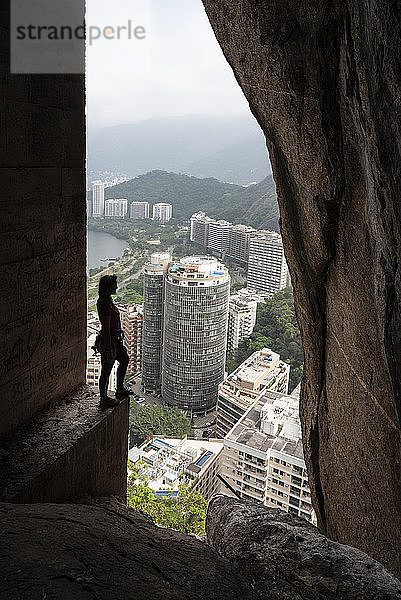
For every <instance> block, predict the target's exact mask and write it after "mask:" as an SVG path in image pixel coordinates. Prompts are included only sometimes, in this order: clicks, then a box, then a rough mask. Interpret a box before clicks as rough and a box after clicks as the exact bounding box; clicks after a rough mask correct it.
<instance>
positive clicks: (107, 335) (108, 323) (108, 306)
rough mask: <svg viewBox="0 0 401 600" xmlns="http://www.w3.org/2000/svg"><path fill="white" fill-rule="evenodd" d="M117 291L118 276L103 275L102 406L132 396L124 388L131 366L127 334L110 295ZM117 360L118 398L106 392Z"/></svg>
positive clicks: (100, 302)
mask: <svg viewBox="0 0 401 600" xmlns="http://www.w3.org/2000/svg"><path fill="white" fill-rule="evenodd" d="M116 291H117V276H116V275H103V277H101V278H100V281H99V298H98V301H97V312H98V314H99V319H100V323H101V325H102V330H101V332H100V335H101V343H100V348H99V350H100V353H101V357H102V372H101V374H100V378H99V391H100V406H103V407H107V406H116V405H117V404H118V403H119V401H120V400H121V399H122V398H124V397H127V396H129V392H128V391H127V390H126V389H125V388H124V377H125V374H126V372H127V367H128V361H129V358H128V352H127V349H126V347H125V346H124V344H123V339H124V333H123V331H122V329H121V321H120V313H119V310H118V308H117V306H116V305H115V304H114V302H113V300H112V298H111V294H115V293H116ZM115 360H117V361H118V363H119V365H118V369H117V390H116V394H115V398H110V397H109V396H108V395H107V388H108V384H109V376H110V373H111V370H112V368H113V365H114V361H115Z"/></svg>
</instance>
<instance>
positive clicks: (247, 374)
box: [216, 348, 290, 437]
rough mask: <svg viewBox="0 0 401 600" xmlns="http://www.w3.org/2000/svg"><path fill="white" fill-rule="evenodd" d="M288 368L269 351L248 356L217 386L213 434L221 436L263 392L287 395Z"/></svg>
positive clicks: (277, 355)
mask: <svg viewBox="0 0 401 600" xmlns="http://www.w3.org/2000/svg"><path fill="white" fill-rule="evenodd" d="M289 377H290V365H289V364H287V363H285V362H284V361H282V360H281V359H280V355H279V354H277V353H276V352H273V351H272V350H270V349H269V348H263V350H258V351H257V352H254V353H253V354H251V356H250V357H249V358H247V359H246V360H245V361H244V362H243V363H242V364H241V365H240V366H239V367H238V368H237V369H235V371H233V372H232V373H231V375H229V376H228V377H227V378H226V379H225V381H224V382H223V383H221V384H220V385H219V391H218V401H217V409H216V433H217V435H218V436H219V437H224V436H225V435H227V433H228V432H229V431H230V429H231V428H232V427H233V426H234V425H235V423H237V421H238V420H239V419H240V418H241V417H242V415H243V414H244V413H245V412H246V411H247V410H248V408H249V406H250V405H251V404H252V403H253V402H254V401H255V400H256V399H257V398H258V397H259V396H260V395H261V393H262V392H263V391H264V390H273V391H277V392H281V393H283V394H287V393H288V383H289Z"/></svg>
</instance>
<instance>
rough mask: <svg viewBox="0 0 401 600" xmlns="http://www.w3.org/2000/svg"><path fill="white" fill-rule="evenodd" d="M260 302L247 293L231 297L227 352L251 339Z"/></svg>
mask: <svg viewBox="0 0 401 600" xmlns="http://www.w3.org/2000/svg"><path fill="white" fill-rule="evenodd" d="M257 307H258V302H257V300H256V299H255V297H253V296H252V295H251V294H249V295H247V294H245V293H243V292H242V293H241V294H235V295H234V296H230V304H229V310H228V333H227V352H232V351H233V350H235V349H236V348H238V346H239V344H240V343H241V342H243V341H244V340H246V339H247V338H249V336H250V335H251V334H252V331H253V328H254V327H255V323H256V310H257Z"/></svg>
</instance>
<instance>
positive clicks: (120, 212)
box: [104, 198, 128, 219]
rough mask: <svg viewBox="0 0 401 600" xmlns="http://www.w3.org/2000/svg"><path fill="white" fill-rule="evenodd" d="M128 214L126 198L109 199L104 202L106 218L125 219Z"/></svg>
mask: <svg viewBox="0 0 401 600" xmlns="http://www.w3.org/2000/svg"><path fill="white" fill-rule="evenodd" d="M127 213H128V200H127V199H126V198H109V199H108V200H105V202H104V216H105V217H109V218H117V219H124V218H125V217H126V216H127Z"/></svg>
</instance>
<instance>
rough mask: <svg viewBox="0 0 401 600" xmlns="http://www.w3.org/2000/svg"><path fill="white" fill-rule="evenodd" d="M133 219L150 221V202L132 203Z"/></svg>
mask: <svg viewBox="0 0 401 600" xmlns="http://www.w3.org/2000/svg"><path fill="white" fill-rule="evenodd" d="M130 217H131V219H149V202H131V204H130Z"/></svg>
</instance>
